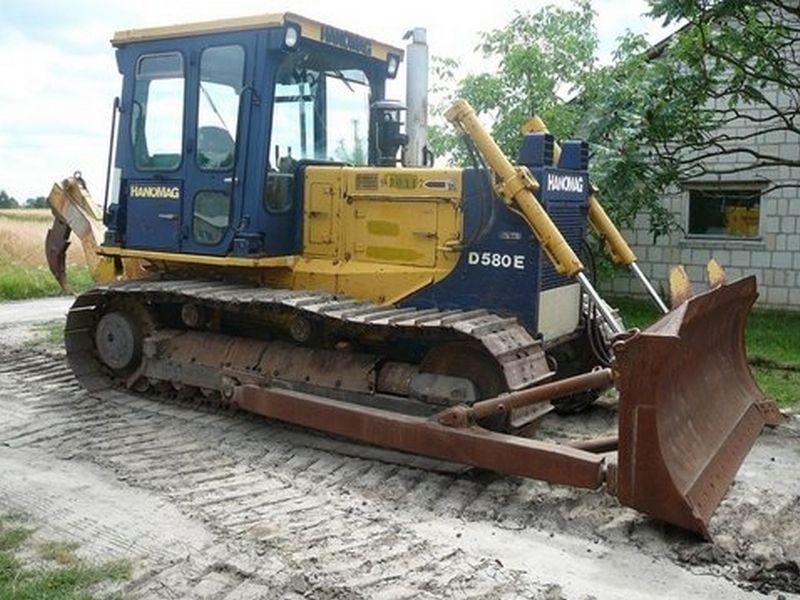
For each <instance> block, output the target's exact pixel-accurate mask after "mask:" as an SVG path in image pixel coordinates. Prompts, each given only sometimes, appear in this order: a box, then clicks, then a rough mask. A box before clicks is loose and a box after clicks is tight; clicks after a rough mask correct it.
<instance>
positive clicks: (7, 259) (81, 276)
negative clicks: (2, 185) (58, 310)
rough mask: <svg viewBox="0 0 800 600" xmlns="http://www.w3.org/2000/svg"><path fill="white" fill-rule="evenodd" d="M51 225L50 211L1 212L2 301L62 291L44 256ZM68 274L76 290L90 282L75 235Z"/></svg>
mask: <svg viewBox="0 0 800 600" xmlns="http://www.w3.org/2000/svg"><path fill="white" fill-rule="evenodd" d="M51 222H52V216H51V214H50V211H49V210H47V209H5V210H0V299H18V298H32V297H36V296H51V295H55V294H58V293H60V292H61V289H60V288H59V286H58V283H57V282H56V280H55V278H54V277H53V276H52V275H51V274H50V270H49V269H48V267H47V259H46V258H45V254H44V240H45V236H46V235H47V230H48V229H49V228H50V223H51ZM67 273H68V280H69V281H70V284H71V286H72V287H73V288H74V289H80V288H85V287H87V286H88V285H89V283H90V281H89V273H88V268H87V267H86V259H85V258H84V255H83V249H82V248H81V244H80V242H79V241H78V240H77V238H75V237H74V236H73V238H72V244H70V247H69V249H68V251H67Z"/></svg>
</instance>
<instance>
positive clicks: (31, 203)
mask: <svg viewBox="0 0 800 600" xmlns="http://www.w3.org/2000/svg"><path fill="white" fill-rule="evenodd" d="M25 208H47V198H45V197H44V196H36V198H28V199H27V200H25Z"/></svg>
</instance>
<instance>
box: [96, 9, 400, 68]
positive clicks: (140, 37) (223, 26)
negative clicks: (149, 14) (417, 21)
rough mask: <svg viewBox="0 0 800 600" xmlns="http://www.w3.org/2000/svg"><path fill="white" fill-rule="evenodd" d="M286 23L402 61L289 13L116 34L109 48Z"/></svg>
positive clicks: (385, 49)
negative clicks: (111, 46)
mask: <svg viewBox="0 0 800 600" xmlns="http://www.w3.org/2000/svg"><path fill="white" fill-rule="evenodd" d="M287 23H293V24H296V25H299V26H300V35H301V36H302V37H304V38H307V39H310V40H314V41H317V42H322V43H323V44H328V45H331V46H335V47H337V48H344V49H345V50H349V51H351V52H357V53H359V54H363V55H366V56H372V57H373V58H377V59H380V60H386V58H387V57H388V55H389V54H394V55H396V56H397V57H398V58H401V59H402V57H403V51H402V50H401V49H399V48H396V47H394V46H390V45H389V44H384V43H383V42H378V41H377V40H373V39H371V38H366V37H364V36H360V35H357V34H355V33H351V32H349V31H345V30H342V29H337V28H336V27H332V26H330V25H327V24H324V23H320V22H319V21H315V20H313V19H308V18H306V17H303V16H300V15H297V14H294V13H290V12H285V13H267V14H262V15H255V16H250V17H234V18H229V19H215V20H213V21H199V22H195V23H184V24H180V25H166V26H162V27H146V28H142V29H127V30H123V31H117V32H116V33H115V34H114V37H113V38H112V39H111V44H112V45H113V46H123V45H125V44H131V43H135V42H145V41H150V40H165V39H172V38H181V37H189V36H195V35H201V34H205V33H222V32H232V31H247V30H251V29H264V28H267V27H283V26H284V25H286V24H287Z"/></svg>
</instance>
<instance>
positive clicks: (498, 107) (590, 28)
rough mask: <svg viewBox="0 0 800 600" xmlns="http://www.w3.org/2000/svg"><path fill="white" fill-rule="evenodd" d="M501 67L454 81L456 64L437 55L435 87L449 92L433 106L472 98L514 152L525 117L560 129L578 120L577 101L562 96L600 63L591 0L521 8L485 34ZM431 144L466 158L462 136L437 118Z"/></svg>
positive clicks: (483, 47) (482, 48)
mask: <svg viewBox="0 0 800 600" xmlns="http://www.w3.org/2000/svg"><path fill="white" fill-rule="evenodd" d="M476 50H477V51H478V52H480V53H481V54H482V56H483V57H484V58H485V59H486V60H487V62H488V63H490V64H492V65H493V66H494V65H496V68H493V69H492V70H491V71H490V72H484V73H477V74H469V75H467V76H466V77H464V78H463V79H462V80H461V81H458V82H456V81H455V77H456V72H457V68H458V64H457V63H456V62H455V61H453V60H450V59H435V60H434V62H433V77H432V79H433V81H435V82H438V83H437V84H436V85H435V86H434V87H433V89H432V91H433V92H434V93H435V94H438V95H439V96H441V97H443V101H442V102H441V104H439V105H438V106H436V107H434V113H435V114H439V115H441V114H443V112H444V110H446V108H447V107H449V105H450V104H452V102H453V101H454V100H455V99H456V98H466V99H467V100H469V102H470V104H472V106H473V108H475V110H476V112H477V113H478V114H479V115H484V116H487V117H489V118H490V119H491V121H492V126H491V130H492V135H494V137H495V139H496V140H497V141H498V143H499V144H500V146H501V147H502V148H503V149H504V150H505V151H506V152H507V153H508V154H509V155H511V156H514V155H516V153H517V151H518V149H519V145H520V142H521V136H520V129H521V127H522V125H523V124H524V123H525V122H526V121H527V120H528V119H530V117H531V116H533V115H534V114H537V115H539V116H541V117H542V118H544V119H545V121H546V122H547V123H548V125H549V127H550V128H551V130H552V131H553V132H554V133H555V134H556V135H559V136H560V135H567V134H569V133H571V132H572V131H573V130H574V128H575V122H576V120H577V118H578V116H579V113H578V107H574V108H572V107H569V106H567V105H566V104H565V103H564V101H563V100H562V99H561V96H562V95H563V94H565V93H571V94H576V93H580V92H582V91H583V89H582V82H583V80H584V78H585V77H586V75H587V74H588V73H590V72H591V71H592V70H593V69H594V67H595V53H596V50H597V34H596V32H595V29H594V25H593V13H592V9H591V4H590V2H588V0H580V1H577V2H576V3H575V8H574V9H572V10H566V9H561V8H557V7H554V6H547V7H545V8H543V9H541V10H539V11H537V12H535V13H522V12H517V13H516V14H515V16H514V18H513V19H512V20H511V22H510V23H509V24H508V26H506V27H504V28H502V29H495V30H493V31H490V32H486V33H483V34H481V42H480V44H479V46H478V47H477V48H476ZM432 129H433V131H432V132H431V136H430V137H431V146H432V148H433V149H434V152H435V153H436V154H439V155H442V154H453V155H454V156H456V157H457V159H459V162H461V163H462V164H463V163H464V158H465V157H464V154H463V151H462V150H461V148H460V147H459V140H458V139H457V138H456V137H455V136H454V135H453V134H452V133H451V131H450V130H449V126H446V125H444V126H440V127H436V126H434V127H433V128H432Z"/></svg>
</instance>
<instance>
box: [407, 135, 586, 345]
mask: <svg viewBox="0 0 800 600" xmlns="http://www.w3.org/2000/svg"><path fill="white" fill-rule="evenodd" d="M585 150H586V148H585V144H583V142H566V143H565V144H564V147H563V149H562V155H561V157H562V160H561V161H560V163H559V167H558V168H556V167H553V166H551V165H552V156H553V155H552V152H553V139H552V136H550V135H549V134H547V135H544V134H531V135H528V136H526V139H525V140H524V143H523V145H522V149H521V151H520V157H519V161H518V162H519V164H524V165H525V166H527V167H528V168H529V169H530V170H531V172H532V173H533V175H534V176H535V177H536V179H537V180H538V181H539V184H540V188H539V192H538V193H537V198H538V200H539V202H541V204H542V206H544V208H545V210H547V212H548V214H549V215H550V218H551V219H553V222H554V223H555V224H556V226H557V227H558V228H559V230H561V232H562V233H563V234H564V237H565V238H566V239H567V242H568V243H569V244H570V246H571V247H572V248H573V250H575V252H576V253H578V254H580V253H581V250H582V246H583V240H584V237H585V235H586V222H587V221H586V219H587V213H588V207H589V193H590V184H589V175H588V172H587V170H586V152H585ZM564 167H566V168H564ZM482 195H483V196H484V198H486V201H487V202H488V203H489V204H490V206H492V207H493V208H492V210H493V216H492V218H491V219H488V227H487V229H486V231H485V232H484V234H483V235H481V236H479V238H478V239H477V240H475V241H474V242H472V243H468V245H467V248H466V249H465V250H464V252H462V255H461V259H460V261H459V263H458V265H456V268H455V269H454V270H453V272H452V273H451V274H450V275H448V276H447V277H446V278H445V279H444V280H443V281H442V282H440V283H438V284H436V285H434V286H431V287H429V288H426V289H424V290H421V291H420V292H417V293H416V294H414V295H412V296H410V297H409V298H407V299H406V300H404V301H403V302H401V306H415V307H420V308H428V307H434V306H435V307H439V308H443V309H446V308H460V309H467V310H469V309H474V308H485V309H487V310H490V311H492V312H496V313H498V314H501V315H513V316H516V317H517V318H518V319H519V320H520V322H521V323H523V325H525V327H526V328H527V329H528V330H529V331H530V332H531V333H533V334H536V333H538V331H539V327H538V318H539V315H538V312H539V293H540V291H542V290H547V289H551V288H555V287H559V286H562V285H567V284H571V283H574V281H573V280H571V279H569V278H566V277H563V276H561V275H558V274H557V273H556V272H555V269H554V268H553V266H552V265H551V264H550V262H549V260H548V259H547V257H546V256H545V255H544V253H543V252H542V251H541V247H540V246H539V243H538V242H537V241H536V238H535V237H534V235H533V233H532V232H531V229H530V226H529V225H528V224H527V223H526V222H525V221H524V220H523V219H522V218H521V217H520V216H519V215H518V214H516V213H515V212H513V211H511V210H510V209H509V208H508V207H507V206H506V205H505V203H504V202H503V201H502V200H501V199H500V198H498V197H497V196H495V194H494V192H493V191H492V190H491V188H490V186H489V184H488V181H487V178H486V174H485V172H479V171H475V170H473V169H467V170H465V171H464V197H463V206H464V229H465V234H464V237H465V239H466V240H467V241H468V242H469V241H471V240H472V238H473V236H474V235H475V232H476V231H478V229H479V228H480V225H481V196H482ZM484 212H485V211H484ZM518 257H519V258H521V262H520V261H519V260H518ZM518 266H523V268H517V267H518Z"/></svg>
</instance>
